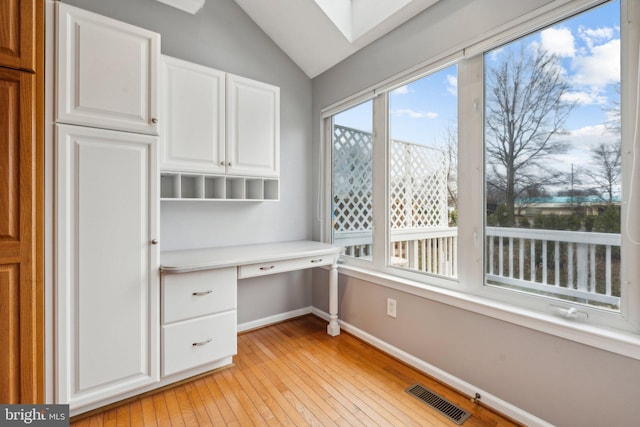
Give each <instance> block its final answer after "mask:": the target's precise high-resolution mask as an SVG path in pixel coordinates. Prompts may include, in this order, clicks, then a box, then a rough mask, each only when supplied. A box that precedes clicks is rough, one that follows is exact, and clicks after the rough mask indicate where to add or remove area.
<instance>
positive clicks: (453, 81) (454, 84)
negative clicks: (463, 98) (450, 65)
mask: <svg viewBox="0 0 640 427" xmlns="http://www.w3.org/2000/svg"><path fill="white" fill-rule="evenodd" d="M447 84H448V85H447V92H449V93H450V94H451V95H453V96H458V76H455V75H453V74H447Z"/></svg>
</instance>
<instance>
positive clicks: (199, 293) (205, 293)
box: [191, 289, 213, 297]
mask: <svg viewBox="0 0 640 427" xmlns="http://www.w3.org/2000/svg"><path fill="white" fill-rule="evenodd" d="M212 292H213V291H212V290H211V289H209V290H208V291H199V292H194V293H192V294H191V295H193V296H194V297H201V296H203V295H209V294H210V293H212Z"/></svg>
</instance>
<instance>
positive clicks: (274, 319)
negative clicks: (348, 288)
mask: <svg viewBox="0 0 640 427" xmlns="http://www.w3.org/2000/svg"><path fill="white" fill-rule="evenodd" d="M309 313H311V306H309V307H304V308H299V309H297V310H293V311H288V312H286V313H279V314H275V315H273V316H268V317H263V318H262V319H257V320H252V321H250V322H245V323H240V324H238V332H244V331H248V330H250V329H256V328H262V327H263V326H268V325H271V324H273V323H278V322H282V321H284V320H289V319H293V318H294V317H299V316H304V315H305V314H309ZM327 316H328V315H327ZM327 319H328V317H327Z"/></svg>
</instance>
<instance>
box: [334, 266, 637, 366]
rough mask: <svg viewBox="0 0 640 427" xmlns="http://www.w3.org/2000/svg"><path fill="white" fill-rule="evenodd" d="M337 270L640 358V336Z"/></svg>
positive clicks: (372, 274) (350, 269)
mask: <svg viewBox="0 0 640 427" xmlns="http://www.w3.org/2000/svg"><path fill="white" fill-rule="evenodd" d="M338 271H339V273H340V274H343V275H345V276H349V277H353V278H356V279H360V280H364V281H367V282H371V283H373V284H376V285H380V286H385V287H388V288H391V289H395V290H399V291H402V292H406V293H408V294H412V295H415V296H418V297H422V298H426V299H429V300H432V301H436V302H439V303H442V304H447V305H451V306H453V307H457V308H461V309H463V310H467V311H470V312H473V313H478V314H482V315H484V316H489V317H492V318H494V319H498V320H502V321H504V322H509V323H512V324H514V325H518V326H522V327H525V328H529V329H533V330H535V331H538V332H543V333H546V334H549V335H554V336H557V337H560V338H564V339H567V340H570V341H574V342H577V343H580V344H584V345H588V346H591V347H595V348H598V349H601V350H606V351H609V352H611V353H615V354H619V355H622V356H626V357H630V358H632V359H636V360H640V335H636V334H633V333H629V332H622V331H616V330H612V329H605V328H601V327H595V326H591V325H585V324H581V323H576V322H575V321H572V320H570V319H564V318H561V317H557V316H553V315H551V314H546V313H539V312H535V311H532V310H526V309H523V308H519V307H513V306H510V305H507V304H504V303H500V302H497V301H493V300H489V299H486V298H482V297H479V296H476V295H469V294H464V293H461V292H457V291H454V290H449V289H443V288H439V287H435V286H430V285H428V284H424V283H419V282H416V281H412V280H408V279H404V278H401V277H397V276H393V275H390V274H384V273H380V272H376V271H373V270H370V269H367V268H362V267H356V266H352V265H346V264H340V265H339V269H338Z"/></svg>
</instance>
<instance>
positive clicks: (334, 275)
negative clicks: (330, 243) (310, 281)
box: [327, 262, 340, 337]
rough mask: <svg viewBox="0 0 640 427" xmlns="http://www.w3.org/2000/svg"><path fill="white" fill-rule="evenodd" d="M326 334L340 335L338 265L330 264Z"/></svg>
mask: <svg viewBox="0 0 640 427" xmlns="http://www.w3.org/2000/svg"><path fill="white" fill-rule="evenodd" d="M327 333H328V334H329V335H331V336H332V337H335V336H336V335H340V325H339V324H338V264H337V263H335V262H334V263H333V264H331V270H330V271H329V324H328V325H327Z"/></svg>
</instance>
